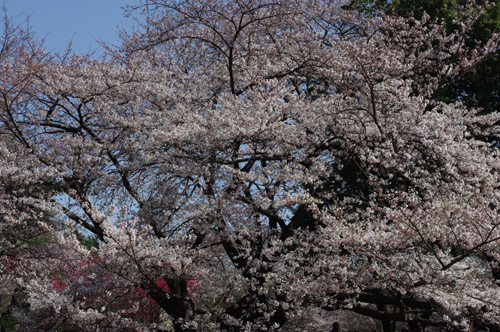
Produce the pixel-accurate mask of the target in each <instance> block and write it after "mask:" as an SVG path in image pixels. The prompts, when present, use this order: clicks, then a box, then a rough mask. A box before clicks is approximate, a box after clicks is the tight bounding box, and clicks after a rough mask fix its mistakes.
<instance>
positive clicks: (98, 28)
mask: <svg viewBox="0 0 500 332" xmlns="http://www.w3.org/2000/svg"><path fill="white" fill-rule="evenodd" d="M1 1H3V4H4V5H5V7H6V8H7V13H8V15H9V16H16V17H17V21H20V20H23V19H24V18H25V17H26V16H29V17H30V24H31V26H32V28H33V31H34V33H35V35H36V36H37V38H39V39H41V38H45V46H46V47H47V49H48V50H50V51H64V50H65V49H66V47H67V45H68V43H69V41H70V40H72V41H73V49H74V50H75V51H76V52H83V53H86V52H89V51H90V52H92V51H96V54H97V55H98V54H100V53H101V52H102V48H100V47H99V44H98V42H97V41H98V40H104V41H106V42H109V43H116V42H118V39H117V34H118V33H117V30H118V28H117V27H123V28H125V29H130V27H131V25H132V24H133V22H132V20H131V19H126V18H124V17H123V14H124V11H123V10H122V9H121V7H122V6H125V5H126V4H137V3H138V0H1ZM0 3H1V2H0Z"/></svg>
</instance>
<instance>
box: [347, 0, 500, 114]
mask: <svg viewBox="0 0 500 332" xmlns="http://www.w3.org/2000/svg"><path fill="white" fill-rule="evenodd" d="M466 4H467V1H464V0H394V1H391V0H352V1H351V3H350V4H349V5H348V6H347V7H348V8H350V9H353V10H359V11H363V12H365V13H366V14H367V15H370V16H371V15H376V13H377V11H384V12H386V13H390V14H392V15H398V16H404V17H409V16H414V17H415V18H417V19H420V18H422V16H423V15H424V13H427V14H428V15H429V16H430V18H431V19H432V20H435V21H437V22H439V23H443V24H445V26H446V27H447V29H448V31H449V32H453V31H454V30H455V29H456V27H455V26H454V24H453V20H454V19H455V18H457V17H459V16H460V15H463V10H462V9H461V8H463V5H466ZM497 32H500V0H494V1H492V4H491V6H489V7H487V8H486V9H485V11H484V13H483V14H482V15H481V16H480V18H479V19H478V20H477V21H476V22H475V24H474V26H473V27H472V29H471V30H470V34H469V35H468V36H466V42H467V43H468V44H469V45H470V46H474V45H475V44H476V43H477V42H481V43H484V42H486V41H487V40H488V39H490V38H491V37H492V35H493V34H494V33H497ZM499 54H500V51H497V52H495V53H493V54H491V55H490V56H488V57H486V58H485V59H483V60H482V61H481V62H480V63H478V64H477V65H476V66H474V68H473V69H472V70H471V71H469V72H466V73H463V74H462V75H461V76H460V77H456V78H455V79H454V80H453V81H452V82H448V84H446V86H444V88H443V89H442V90H441V91H440V94H439V95H437V96H436V99H438V100H440V101H445V102H455V101H458V100H461V101H463V102H464V103H465V104H466V105H468V106H470V107H478V108H482V109H483V110H484V112H485V113H489V112H492V111H494V110H499V109H500V55H499Z"/></svg>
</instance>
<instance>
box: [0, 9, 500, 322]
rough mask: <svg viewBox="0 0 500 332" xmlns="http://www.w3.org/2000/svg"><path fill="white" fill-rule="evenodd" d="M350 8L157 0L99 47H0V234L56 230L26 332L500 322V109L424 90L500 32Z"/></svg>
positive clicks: (27, 276) (39, 269)
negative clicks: (335, 313) (311, 318)
mask: <svg viewBox="0 0 500 332" xmlns="http://www.w3.org/2000/svg"><path fill="white" fill-rule="evenodd" d="M343 4H344V3H343V2H342V1H333V0H332V1H323V0H306V1H294V0H283V1H272V0H238V1H208V0H179V1H167V0H145V1H143V2H142V5H140V6H137V8H130V10H131V13H141V12H142V14H143V15H145V17H144V19H142V20H139V22H143V26H142V28H141V29H138V30H137V31H136V32H132V33H125V32H124V33H123V36H122V37H123V44H122V45H121V46H120V47H119V48H118V49H112V48H110V49H109V54H108V55H107V56H106V57H105V58H103V59H98V60H96V59H91V58H89V57H86V56H82V55H68V54H66V55H63V56H61V55H50V56H49V55H46V54H44V52H43V50H40V49H37V51H36V52H33V51H30V52H27V48H26V47H25V46H23V47H20V46H19V47H17V48H16V47H14V48H12V47H11V48H9V47H4V50H5V52H6V53H5V54H9V55H2V57H1V58H0V61H2V70H3V72H4V74H3V75H2V77H1V80H2V81H1V87H0V89H1V93H2V98H3V99H2V104H1V112H2V113H1V122H0V130H1V136H0V138H1V139H2V141H1V142H0V143H1V145H0V147H1V149H0V151H1V153H2V159H1V164H0V165H1V167H2V172H1V174H2V175H1V176H0V180H1V181H2V182H1V184H2V186H1V187H0V189H1V191H0V199H1V200H2V213H3V214H2V215H0V216H1V218H2V226H1V227H2V234H4V229H5V230H14V229H15V225H21V226H22V227H26V225H31V224H36V229H41V230H43V231H44V232H45V233H46V234H47V235H46V237H45V238H46V240H45V241H42V243H37V244H33V245H32V246H31V247H29V248H30V249H31V250H37V251H38V253H39V254H38V255H29V254H25V253H22V254H20V257H19V259H22V260H23V262H25V263H24V264H25V265H26V266H25V267H23V268H19V269H17V271H16V273H18V274H19V275H20V276H19V277H18V278H16V280H15V282H16V283H18V284H20V286H22V287H23V292H24V294H25V296H26V301H27V303H28V304H29V310H27V311H25V312H19V313H18V318H19V319H22V320H24V322H23V326H24V327H25V328H26V329H28V330H36V329H42V330H50V329H58V328H66V329H71V330H82V331H90V330H92V331H95V330H120V331H128V330H134V331H135V330H143V331H148V330H152V329H172V330H175V331H201V330H203V331H278V330H286V326H287V325H286V324H287V322H288V321H290V320H292V319H294V317H300V316H301V315H302V314H303V313H304V312H305V311H306V310H308V309H309V308H319V309H323V310H339V309H342V310H350V311H353V312H355V313H357V314H361V315H364V316H367V317H370V318H373V319H377V320H379V321H380V322H381V324H382V326H383V328H384V331H393V330H394V324H395V322H401V323H404V324H407V327H408V328H409V329H410V330H411V331H422V330H423V329H424V328H425V327H428V326H442V327H444V328H447V329H449V330H453V329H456V330H460V329H463V328H466V327H467V326H468V325H470V324H472V323H474V324H476V325H478V324H479V325H480V324H482V325H483V326H488V327H498V324H499V323H498V322H499V321H500V307H499V305H500V295H499V294H500V292H499V289H498V279H499V278H500V277H499V274H500V273H499V269H500V267H499V262H500V261H499V260H500V252H499V249H498V244H499V241H500V230H499V225H500V220H499V213H498V209H499V206H500V196H499V194H500V193H499V191H498V188H499V185H500V178H499V174H498V170H499V167H500V156H499V154H498V147H497V146H491V144H490V143H488V142H485V141H483V140H481V137H484V136H488V135H496V134H497V133H498V129H499V128H498V126H497V122H498V120H499V114H498V113H495V112H490V113H488V114H486V115H485V114H483V113H481V110H479V109H468V108H467V107H465V106H464V105H463V104H461V103H460V102H456V103H453V104H446V103H440V102H437V101H436V100H435V99H434V98H433V97H434V95H435V93H436V91H438V90H439V89H440V87H441V86H442V85H443V84H444V83H445V82H446V81H447V79H448V78H450V77H452V76H454V75H458V74H460V73H461V72H463V71H466V70H467V69H468V68H470V67H471V66H473V65H474V64H475V63H477V62H478V61H479V60H480V59H481V58H482V57H483V56H485V55H486V54H488V53H490V52H492V51H494V50H496V49H497V48H498V43H497V41H496V39H492V40H490V41H488V42H478V43H477V44H476V45H474V46H473V47H471V46H469V45H466V44H465V43H463V36H464V35H465V34H467V32H468V29H469V28H470V26H471V24H472V22H473V21H474V20H475V19H476V18H477V17H478V15H480V10H478V7H475V6H465V7H464V8H463V10H468V11H470V15H464V16H463V17H464V19H465V20H467V21H464V22H461V21H457V22H456V24H457V26H459V27H462V28H461V29H459V31H458V32H457V33H454V34H447V32H446V29H445V28H444V27H443V26H441V25H439V24H437V23H434V22H432V21H430V20H429V18H428V17H427V16H425V15H424V17H423V18H422V20H420V21H418V20H415V19H405V18H397V17H387V16H384V15H383V14H381V15H377V16H374V17H368V18H367V17H366V15H363V14H360V13H357V12H356V11H348V10H344V9H342V5H343ZM7 35H8V34H6V35H5V36H7ZM5 36H4V40H6V39H5V38H6V37H5ZM17 36H18V37H15V38H17V39H16V40H18V41H21V40H22V37H21V36H22V34H20V33H19V32H18V33H17ZM25 43H26V45H32V44H30V43H31V41H30V39H27V40H26V42H25ZM19 45H21V44H19ZM23 45H24V44H23ZM2 54H4V53H2ZM4 174H5V175H4ZM14 174H19V175H14ZM4 211H5V212H4ZM76 232H79V233H80V234H81V233H84V234H87V235H89V236H95V237H96V238H97V239H98V245H97V247H95V248H88V247H85V246H83V245H82V244H81V243H80V241H79V240H78V238H77V236H76V235H75V234H76ZM5 234H7V233H5ZM16 234H19V233H16Z"/></svg>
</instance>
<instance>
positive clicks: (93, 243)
mask: <svg viewBox="0 0 500 332" xmlns="http://www.w3.org/2000/svg"><path fill="white" fill-rule="evenodd" d="M75 235H76V238H77V239H78V242H80V244H81V245H83V246H84V247H85V248H87V249H88V250H92V249H97V247H98V246H99V240H98V239H97V238H96V237H95V236H88V235H85V234H83V233H80V232H79V231H75Z"/></svg>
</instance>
